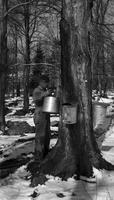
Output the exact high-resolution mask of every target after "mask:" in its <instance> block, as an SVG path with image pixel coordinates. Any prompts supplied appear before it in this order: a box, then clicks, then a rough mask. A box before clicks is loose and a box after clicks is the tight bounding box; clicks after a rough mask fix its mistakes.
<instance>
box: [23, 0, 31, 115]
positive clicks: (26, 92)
mask: <svg viewBox="0 0 114 200" xmlns="http://www.w3.org/2000/svg"><path fill="white" fill-rule="evenodd" d="M26 2H28V0H26ZM29 18H30V17H29V5H25V45H26V46H25V52H26V55H25V63H26V64H27V65H25V68H24V111H25V112H28V109H29V73H30V66H29V64H30V36H29Z"/></svg>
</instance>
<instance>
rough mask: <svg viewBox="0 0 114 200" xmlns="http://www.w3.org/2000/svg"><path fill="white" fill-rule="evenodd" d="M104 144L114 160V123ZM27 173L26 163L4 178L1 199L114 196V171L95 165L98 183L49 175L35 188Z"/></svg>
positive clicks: (102, 199)
mask: <svg viewBox="0 0 114 200" xmlns="http://www.w3.org/2000/svg"><path fill="white" fill-rule="evenodd" d="M11 137H12V136H11ZM102 148H103V151H102V153H103V155H104V157H105V158H106V159H107V160H109V161H111V162H112V163H113V164H114V127H111V129H110V130H109V131H108V132H107V134H106V138H105V140H104V142H103V146H102ZM27 173H28V172H26V166H22V167H20V168H19V169H18V170H17V171H16V172H15V173H14V174H12V175H10V176H8V177H7V178H4V179H1V180H0V200H32V199H35V200H47V199H49V200H58V199H61V198H62V199H63V200H89V199H91V200H114V191H113V190H114V171H113V172H111V171H110V172H108V171H106V170H102V171H99V170H97V169H95V168H94V174H95V175H96V180H97V183H87V182H84V181H81V180H79V181H75V180H74V178H70V179H68V180H67V181H62V180H61V179H60V178H58V177H53V176H49V175H48V176H47V178H48V181H47V182H46V184H45V185H39V186H37V187H35V188H31V187H30V180H26V176H27ZM34 191H35V192H34ZM32 194H33V195H32ZM34 194H37V197H36V198H33V197H32V196H34ZM31 195H32V196H31Z"/></svg>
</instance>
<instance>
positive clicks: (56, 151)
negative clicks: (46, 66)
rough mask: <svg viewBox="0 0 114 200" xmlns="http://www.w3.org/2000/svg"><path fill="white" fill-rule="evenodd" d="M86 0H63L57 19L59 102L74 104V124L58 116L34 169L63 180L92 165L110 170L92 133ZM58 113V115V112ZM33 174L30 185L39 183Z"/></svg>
mask: <svg viewBox="0 0 114 200" xmlns="http://www.w3.org/2000/svg"><path fill="white" fill-rule="evenodd" d="M91 3H92V1H89V0H85V1H83V0H78V1H72V0H64V1H63V10H62V19H61V24H60V28H61V48H62V50H61V52H62V56H61V59H62V60H61V61H62V63H61V68H62V69H61V73H62V74H61V76H62V99H61V100H62V104H64V103H67V104H69V103H70V104H76V103H78V119H77V123H75V124H65V123H64V122H63V120H62V117H61V124H60V130H59V138H58V142H57V144H56V146H55V147H54V148H53V149H52V151H51V152H50V153H49V155H48V156H47V157H46V158H45V160H44V161H43V162H42V163H41V165H40V166H39V169H38V168H37V172H38V177H39V173H40V175H41V173H44V174H46V173H47V174H52V175H54V176H60V177H62V178H64V179H66V178H68V177H71V176H72V175H74V174H77V178H79V177H80V175H83V176H87V177H90V176H92V174H93V166H95V167H97V168H105V169H109V167H110V168H111V169H114V167H113V166H112V165H111V164H109V163H108V162H106V161H105V160H104V159H103V158H102V155H101V153H100V150H99V148H98V145H97V143H96V140H95V136H94V132H93V119H92V94H91V93H92V88H91V56H90V47H89V43H90V27H91V21H90V14H91V13H90V12H91ZM61 116H62V115H61ZM36 176H37V173H35V175H34V176H33V179H32V185H33V186H34V185H36V184H38V183H39V182H40V179H37V178H36Z"/></svg>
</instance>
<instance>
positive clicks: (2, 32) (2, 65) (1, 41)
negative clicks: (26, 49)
mask: <svg viewBox="0 0 114 200" xmlns="http://www.w3.org/2000/svg"><path fill="white" fill-rule="evenodd" d="M7 4H8V0H1V1H0V8H1V11H2V12H1V21H0V129H1V130H2V131H3V132H5V80H6V73H7V17H5V18H4V14H5V13H6V12H7Z"/></svg>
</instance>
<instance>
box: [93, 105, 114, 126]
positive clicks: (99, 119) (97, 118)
mask: <svg viewBox="0 0 114 200" xmlns="http://www.w3.org/2000/svg"><path fill="white" fill-rule="evenodd" d="M108 105H109V104H108V103H102V102H93V127H94V129H96V128H98V127H100V128H102V129H104V130H106V129H107V127H108V126H109V124H110V118H107V117H106V110H107V106H108Z"/></svg>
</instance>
